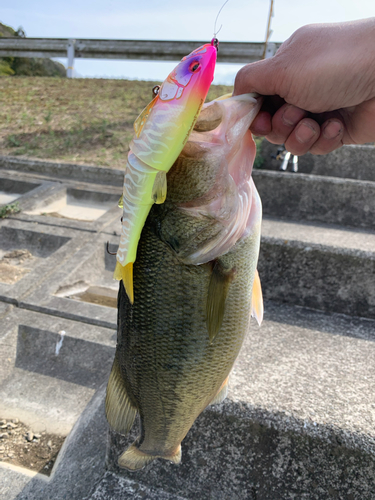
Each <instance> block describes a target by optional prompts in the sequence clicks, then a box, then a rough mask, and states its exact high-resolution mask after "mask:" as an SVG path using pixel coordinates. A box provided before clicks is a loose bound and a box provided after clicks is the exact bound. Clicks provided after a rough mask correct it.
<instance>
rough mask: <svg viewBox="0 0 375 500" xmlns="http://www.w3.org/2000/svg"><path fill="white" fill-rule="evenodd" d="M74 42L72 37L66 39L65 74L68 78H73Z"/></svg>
mask: <svg viewBox="0 0 375 500" xmlns="http://www.w3.org/2000/svg"><path fill="white" fill-rule="evenodd" d="M75 43H76V41H75V40H73V39H70V40H68V68H67V70H66V76H67V77H68V78H73V69H74V46H75Z"/></svg>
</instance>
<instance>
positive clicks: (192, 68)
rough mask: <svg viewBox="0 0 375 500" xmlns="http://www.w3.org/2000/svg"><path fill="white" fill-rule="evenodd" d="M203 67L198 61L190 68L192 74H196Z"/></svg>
mask: <svg viewBox="0 0 375 500" xmlns="http://www.w3.org/2000/svg"><path fill="white" fill-rule="evenodd" d="M200 67H201V65H200V64H199V62H198V61H193V62H192V63H191V64H190V66H189V69H190V71H191V72H192V73H196V72H197V71H198V70H199V69H200Z"/></svg>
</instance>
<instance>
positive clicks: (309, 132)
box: [296, 122, 317, 144]
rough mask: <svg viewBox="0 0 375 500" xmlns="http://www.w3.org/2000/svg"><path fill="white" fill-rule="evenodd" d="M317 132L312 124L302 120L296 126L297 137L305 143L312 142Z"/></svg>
mask: <svg viewBox="0 0 375 500" xmlns="http://www.w3.org/2000/svg"><path fill="white" fill-rule="evenodd" d="M316 133H317V132H316V130H315V129H314V128H313V127H312V126H311V125H309V124H307V123H305V122H302V123H301V124H300V125H298V127H297V128H296V138H297V140H298V141H299V142H302V143H303V144H305V143H306V142H310V141H311V139H312V138H313V137H314V135H316Z"/></svg>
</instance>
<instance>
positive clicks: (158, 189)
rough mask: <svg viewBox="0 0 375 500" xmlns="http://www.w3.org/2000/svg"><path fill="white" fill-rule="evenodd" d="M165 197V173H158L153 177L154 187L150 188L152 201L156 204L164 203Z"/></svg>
mask: <svg viewBox="0 0 375 500" xmlns="http://www.w3.org/2000/svg"><path fill="white" fill-rule="evenodd" d="M166 197H167V174H166V172H163V171H161V172H158V173H157V174H156V176H155V181H154V185H153V186H152V199H153V200H154V202H155V203H156V204H160V203H164V202H165V198H166Z"/></svg>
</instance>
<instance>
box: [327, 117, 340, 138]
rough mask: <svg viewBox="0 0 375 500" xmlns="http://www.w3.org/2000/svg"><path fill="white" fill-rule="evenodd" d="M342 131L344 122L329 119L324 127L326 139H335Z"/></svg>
mask: <svg viewBox="0 0 375 500" xmlns="http://www.w3.org/2000/svg"><path fill="white" fill-rule="evenodd" d="M341 132H342V124H341V122H338V121H329V122H327V124H326V125H325V126H324V127H323V135H324V137H325V138H326V139H335V138H336V137H338V136H339V135H340V134H341Z"/></svg>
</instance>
